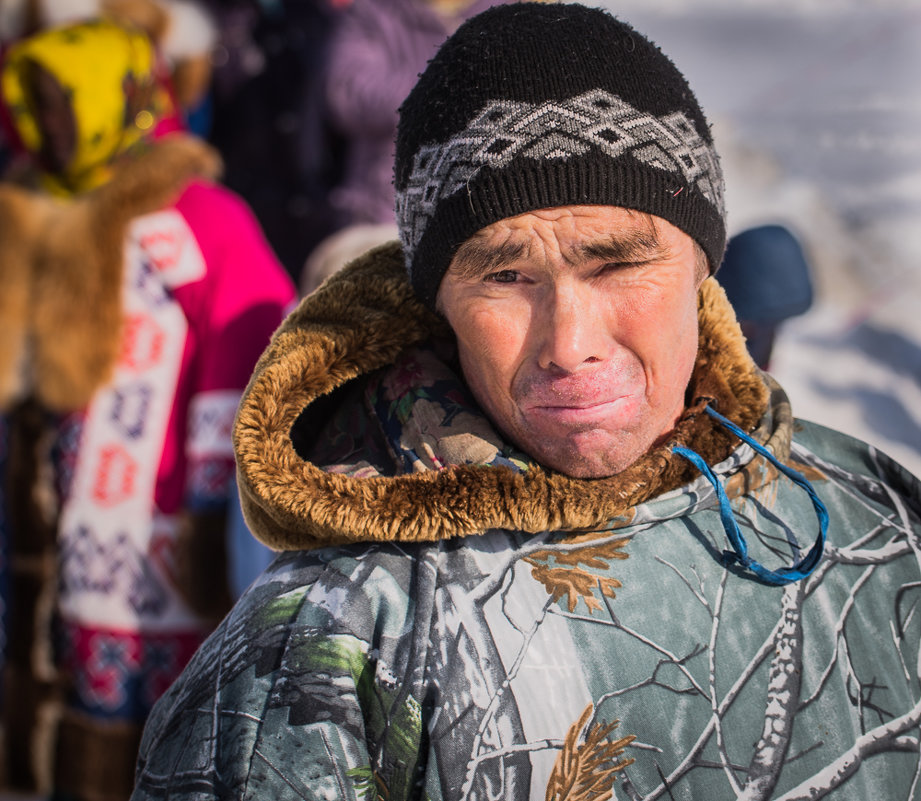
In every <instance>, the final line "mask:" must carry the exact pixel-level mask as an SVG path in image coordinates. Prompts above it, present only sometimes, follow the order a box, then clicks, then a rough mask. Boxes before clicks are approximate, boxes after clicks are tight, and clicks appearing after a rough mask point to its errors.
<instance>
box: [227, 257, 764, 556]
mask: <svg viewBox="0 0 921 801" xmlns="http://www.w3.org/2000/svg"><path fill="white" fill-rule="evenodd" d="M699 319H700V342H699V351H698V356H697V362H696V366H695V369H694V373H693V376H692V379H691V382H690V385H689V388H688V403H687V408H686V411H685V413H684V415H683V416H682V418H681V420H680V421H679V423H678V425H677V426H676V428H675V430H674V431H673V432H672V434H671V436H670V437H669V439H668V441H667V442H665V443H663V444H662V445H661V446H658V447H656V448H653V449H652V450H650V451H649V452H648V453H646V454H645V455H644V456H643V457H642V458H640V459H639V460H638V461H637V462H635V463H634V464H633V465H631V466H630V467H629V468H627V469H626V470H624V471H623V472H622V473H620V474H618V475H616V476H613V477H610V478H602V479H576V478H572V477H570V476H566V475H564V474H562V473H558V472H553V471H550V470H544V469H541V468H537V467H535V468H531V469H529V470H527V471H525V472H523V473H516V472H514V471H512V470H510V469H507V468H501V467H480V466H469V465H465V466H454V467H449V468H447V469H445V470H441V471H431V472H421V473H413V474H407V475H399V476H396V477H392V478H391V477H375V478H364V479H359V478H352V477H349V476H344V475H341V474H330V473H326V472H324V471H323V470H321V469H320V468H318V467H316V466H315V465H312V464H310V463H308V462H305V461H304V460H303V459H301V458H300V457H299V456H298V454H297V453H296V452H295V450H294V447H293V445H292V441H291V436H290V432H291V429H292V426H293V424H294V421H295V419H296V418H297V417H298V415H299V414H300V413H301V411H302V410H303V409H304V408H305V407H307V406H309V404H310V403H311V402H312V401H313V400H315V399H317V398H319V397H321V396H323V395H325V394H327V393H329V392H331V391H332V390H333V389H335V388H337V387H340V386H342V385H343V384H345V383H347V382H348V381H350V380H352V379H354V378H356V377H358V376H361V375H363V374H366V373H368V372H370V371H372V370H375V369H377V368H380V367H383V366H386V365H388V364H391V363H392V362H393V361H394V359H395V358H396V356H397V354H399V353H400V351H402V350H403V349H404V348H406V347H409V346H411V345H413V344H415V343H418V342H420V341H423V340H426V339H428V338H430V337H431V336H433V335H437V336H444V335H449V331H448V330H447V328H446V325H445V323H444V321H443V320H442V319H441V318H439V317H437V316H435V315H434V314H432V313H431V312H429V311H428V310H427V309H426V308H425V307H423V306H422V304H421V303H420V302H419V301H418V300H416V298H415V297H414V295H413V293H412V290H411V288H410V286H409V283H408V281H407V279H406V275H405V270H404V266H403V256H402V252H401V250H400V248H399V245H398V244H397V243H391V244H388V245H384V246H382V247H380V248H377V249H375V250H372V251H370V252H369V253H368V254H367V255H365V256H364V257H362V258H361V259H358V260H356V261H355V262H353V263H352V264H351V265H349V266H347V267H346V268H345V269H344V270H343V271H341V272H340V273H338V274H337V275H335V276H333V277H332V278H331V279H329V280H328V281H327V282H326V283H325V284H324V285H323V286H322V287H321V288H320V289H319V290H318V291H317V292H315V293H314V294H313V295H311V296H309V297H307V298H305V299H304V300H303V301H302V302H301V304H300V306H299V307H298V308H297V309H296V310H295V311H294V312H292V314H291V315H290V316H289V317H288V319H287V320H286V321H285V323H284V324H283V325H282V326H281V327H280V329H279V330H278V331H277V332H276V334H275V336H274V338H273V340H272V342H271V343H270V345H269V347H268V349H267V350H266V352H265V353H264V354H263V356H262V358H261V360H260V361H259V363H258V364H257V365H256V369H255V372H254V374H253V377H252V379H251V381H250V384H249V387H248V388H247V390H246V392H245V394H244V397H243V400H242V402H241V404H240V408H239V411H238V414H237V420H236V424H235V429H234V448H235V452H236V457H237V470H238V480H239V486H240V495H241V501H242V505H243V511H244V514H245V516H246V519H247V522H248V523H249V525H250V528H251V530H252V531H253V533H254V534H255V535H256V536H257V537H258V538H259V539H261V540H262V541H263V542H264V543H266V544H267V545H269V546H270V547H272V548H274V549H278V550H292V549H300V548H312V547H319V546H323V545H328V544H334V543H347V542H362V541H396V540H399V541H433V540H439V539H446V538H451V537H459V536H465V535H470V534H476V533H481V532H483V531H485V530H488V529H490V528H506V529H514V530H520V531H526V532H538V531H543V530H547V529H551V530H559V529H563V530H582V529H590V528H593V527H597V526H599V525H602V524H603V523H604V522H605V521H608V520H610V519H612V518H616V517H621V516H629V514H630V509H631V508H632V507H633V506H635V505H636V504H638V503H641V502H642V501H644V500H647V499H649V498H651V497H654V496H656V495H658V494H660V493H662V492H665V491H667V490H670V489H673V488H675V487H678V486H681V485H682V484H684V483H686V482H687V481H690V480H691V479H692V478H693V477H694V476H695V474H696V471H695V468H693V467H692V466H691V465H690V464H689V463H688V462H687V461H685V460H684V459H682V458H679V457H675V456H673V455H672V453H671V449H672V447H673V446H674V445H676V444H681V445H687V446H689V447H692V448H693V449H694V450H696V451H697V452H698V453H700V454H701V456H703V457H704V458H705V459H706V460H707V462H708V463H710V464H713V463H715V462H718V461H721V460H722V459H724V458H725V457H726V456H728V455H729V453H730V452H731V450H732V448H733V446H734V441H733V437H732V436H731V435H730V434H728V433H727V432H726V431H725V430H724V429H722V428H721V427H719V426H716V425H714V423H713V422H712V421H711V419H710V417H709V416H708V415H706V414H704V413H702V412H703V407H704V405H705V404H706V403H708V402H709V403H710V404H711V405H713V406H714V407H715V408H717V409H718V410H719V411H720V412H721V413H722V414H724V415H726V416H727V417H729V418H730V419H731V420H733V421H734V422H735V423H736V424H738V425H739V426H741V427H742V428H743V429H744V430H751V429H752V428H753V427H754V426H755V425H756V424H757V423H758V422H759V420H760V419H761V417H762V415H763V413H764V411H765V409H766V406H767V399H768V392H767V389H766V386H765V381H764V379H763V377H762V374H761V373H760V371H759V370H758V369H757V367H756V366H755V364H754V362H752V360H751V358H750V357H749V356H748V353H747V351H746V349H745V342H744V339H743V337H742V333H741V330H740V329H739V326H738V324H737V322H736V320H735V315H734V313H733V311H732V308H731V306H730V305H729V302H728V301H727V300H726V296H725V294H724V293H723V290H722V289H721V288H720V287H719V285H718V284H717V283H716V281H715V280H713V279H708V280H706V281H705V282H704V283H703V285H702V287H701V291H700V296H699Z"/></svg>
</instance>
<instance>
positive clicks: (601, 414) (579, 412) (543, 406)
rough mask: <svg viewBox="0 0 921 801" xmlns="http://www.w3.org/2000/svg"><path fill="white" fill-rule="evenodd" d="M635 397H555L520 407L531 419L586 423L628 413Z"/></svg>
mask: <svg viewBox="0 0 921 801" xmlns="http://www.w3.org/2000/svg"><path fill="white" fill-rule="evenodd" d="M635 399H636V395H635V394H626V395H618V396H615V397H612V398H609V399H595V400H591V401H586V400H582V399H580V400H571V401H570V400H559V399H557V400H554V401H552V402H549V403H548V402H546V401H543V402H536V403H534V402H531V403H529V404H527V405H526V406H524V407H522V411H523V412H524V414H525V415H526V416H528V417H530V418H531V419H532V420H533V419H538V420H540V419H543V420H546V421H548V422H553V423H555V424H558V425H586V424H590V423H593V422H604V421H608V420H610V419H611V418H612V417H617V416H620V415H625V414H629V411H630V408H631V407H632V406H633V405H634V401H635Z"/></svg>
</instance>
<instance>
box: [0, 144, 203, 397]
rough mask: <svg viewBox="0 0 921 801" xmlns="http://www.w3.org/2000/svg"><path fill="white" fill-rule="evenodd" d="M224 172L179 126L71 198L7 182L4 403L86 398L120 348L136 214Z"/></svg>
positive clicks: (2, 237) (3, 196)
mask: <svg viewBox="0 0 921 801" xmlns="http://www.w3.org/2000/svg"><path fill="white" fill-rule="evenodd" d="M219 172H220V160H219V158H218V156H217V154H216V152H215V151H214V150H213V149H212V148H210V147H209V146H208V145H206V144H205V143H204V142H202V141H201V140H198V139H196V138H195V137H191V136H186V135H184V134H174V135H172V136H168V137H165V138H163V139H161V140H159V141H158V142H157V143H156V144H154V145H153V146H152V147H151V148H150V150H149V151H147V152H145V153H144V154H142V155H140V156H138V157H137V158H135V159H132V160H129V161H125V162H123V163H122V164H121V165H120V166H119V167H118V168H116V170H115V172H114V174H113V177H112V178H111V180H110V181H109V182H108V183H106V184H105V185H104V186H102V187H100V188H99V189H96V190H94V191H92V192H87V193H86V194H83V195H80V196H78V197H76V198H74V199H67V200H63V199H58V198H52V197H49V196H48V195H46V194H44V193H39V192H34V191H30V190H26V189H22V188H20V187H17V186H13V185H10V184H4V185H0V286H2V287H3V290H4V291H3V292H2V293H0V321H2V326H0V409H6V408H9V407H10V406H11V405H12V404H13V403H15V402H16V401H17V400H18V399H21V398H23V397H25V396H27V395H33V396H34V397H35V398H36V399H37V400H38V401H39V402H40V403H42V404H43V405H45V406H46V407H47V408H49V409H52V410H54V411H69V410H73V409H79V408H81V407H83V406H85V405H86V404H87V403H88V402H89V399H90V398H91V397H92V395H93V393H94V392H95V390H96V389H97V388H98V387H99V386H100V385H102V384H103V383H104V382H105V381H106V380H107V379H108V378H109V376H110V374H111V372H112V368H113V366H114V364H115V360H116V358H117V356H118V351H119V346H120V333H121V324H122V308H121V305H122V269H123V260H124V244H125V236H126V232H127V227H128V224H129V222H130V221H131V220H132V219H133V218H134V217H137V216H140V215H142V214H147V213H149V212H152V211H156V210H158V209H161V208H163V207H165V206H167V205H169V204H170V203H172V202H173V201H175V200H176V199H177V198H178V197H179V195H180V193H181V192H182V190H183V188H184V187H185V186H186V185H187V184H188V182H189V181H190V180H192V179H194V178H196V177H204V178H213V177H216V176H217V175H218V173H219Z"/></svg>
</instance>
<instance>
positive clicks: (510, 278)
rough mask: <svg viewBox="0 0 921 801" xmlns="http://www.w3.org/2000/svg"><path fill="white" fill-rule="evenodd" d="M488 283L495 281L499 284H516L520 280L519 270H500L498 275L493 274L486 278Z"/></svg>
mask: <svg viewBox="0 0 921 801" xmlns="http://www.w3.org/2000/svg"><path fill="white" fill-rule="evenodd" d="M486 280H487V281H493V282H495V283H497V284H514V283H515V281H517V280H518V271H517V270H500V271H499V272H497V273H491V274H490V275H487V276H486Z"/></svg>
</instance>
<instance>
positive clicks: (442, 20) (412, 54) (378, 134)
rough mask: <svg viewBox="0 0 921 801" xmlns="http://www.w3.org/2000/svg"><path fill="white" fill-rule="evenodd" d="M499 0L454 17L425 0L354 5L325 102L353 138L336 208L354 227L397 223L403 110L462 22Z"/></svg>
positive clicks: (332, 58)
mask: <svg viewBox="0 0 921 801" xmlns="http://www.w3.org/2000/svg"><path fill="white" fill-rule="evenodd" d="M499 2H501V0H473V2H471V3H468V4H467V5H465V6H464V7H462V8H459V9H457V10H455V11H453V12H451V13H449V12H447V11H444V12H443V11H441V10H440V9H439V8H438V4H437V3H435V2H426V0H353V2H352V3H351V5H350V6H349V7H348V9H347V10H346V11H345V12H344V13H343V16H342V18H341V21H340V23H339V24H338V25H337V27H336V32H335V34H334V37H333V41H332V43H331V47H330V53H329V63H328V71H327V75H326V100H327V103H328V114H329V116H330V120H331V122H332V125H333V126H334V127H335V128H337V129H338V130H339V131H340V132H341V133H342V134H343V135H345V136H346V137H347V138H348V148H347V152H346V156H345V159H346V163H345V165H344V173H343V179H342V183H341V184H340V185H339V186H338V187H336V189H334V190H333V192H332V194H331V198H330V200H331V202H332V204H333V205H334V206H335V207H336V208H337V209H338V210H339V211H341V212H342V214H343V215H344V217H345V220H346V222H347V223H348V224H353V223H393V222H395V221H396V220H395V216H394V194H393V147H394V144H393V143H394V139H395V136H396V127H397V109H398V108H399V107H400V104H401V103H402V102H403V99H404V98H405V97H406V95H407V94H409V90H410V89H412V87H413V86H414V85H415V83H416V79H417V78H418V76H419V73H420V72H422V70H423V69H424V68H425V65H426V63H427V62H428V60H429V59H430V58H431V57H432V56H433V55H434V54H435V51H436V50H437V49H438V47H439V46H440V45H441V43H442V42H443V41H444V40H445V39H446V38H447V36H448V35H449V34H450V33H451V32H452V31H453V30H454V28H456V27H457V26H458V25H459V24H460V23H461V22H462V21H463V20H464V19H466V18H467V17H471V16H473V15H474V14H479V13H480V12H481V11H484V10H485V9H487V8H489V7H490V6H494V5H498V4H499Z"/></svg>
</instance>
